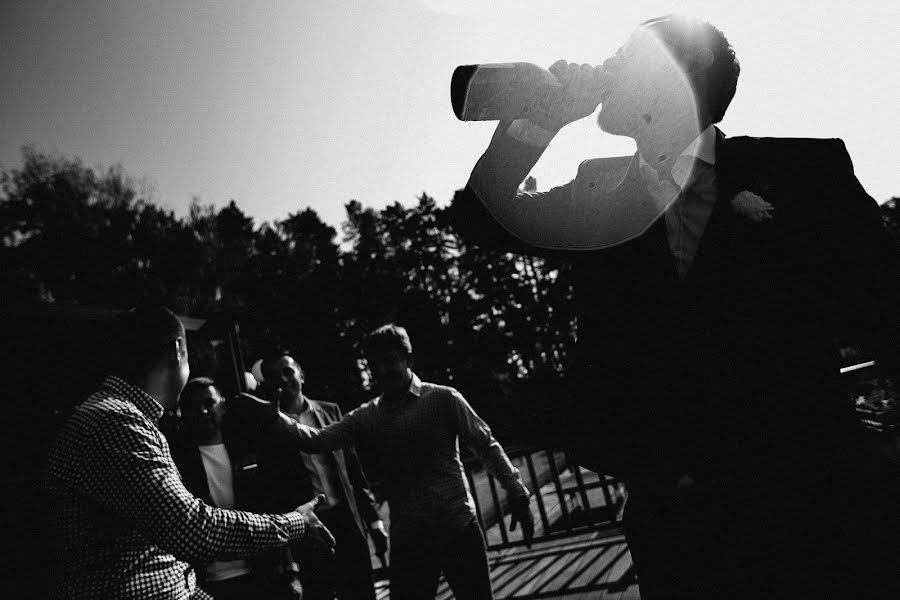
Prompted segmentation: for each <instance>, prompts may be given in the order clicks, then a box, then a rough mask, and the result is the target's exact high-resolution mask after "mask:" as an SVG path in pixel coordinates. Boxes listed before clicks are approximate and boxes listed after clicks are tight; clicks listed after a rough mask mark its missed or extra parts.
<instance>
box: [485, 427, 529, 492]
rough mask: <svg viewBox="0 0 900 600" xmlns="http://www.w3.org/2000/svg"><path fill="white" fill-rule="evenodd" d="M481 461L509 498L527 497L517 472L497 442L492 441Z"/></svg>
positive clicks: (526, 490)
mask: <svg viewBox="0 0 900 600" xmlns="http://www.w3.org/2000/svg"><path fill="white" fill-rule="evenodd" d="M483 452H484V454H483V455H482V459H483V460H484V464H485V467H486V468H487V470H488V472H489V473H490V474H491V475H493V476H494V477H495V478H496V479H497V481H499V482H500V485H501V486H503V489H504V490H506V493H507V495H508V496H509V497H510V498H521V497H527V496H528V495H529V491H528V488H527V487H526V486H525V484H524V482H523V481H522V476H521V475H520V473H519V470H518V469H516V468H515V467H514V466H513V464H512V462H510V460H509V457H507V456H506V452H504V451H503V447H502V446H500V443H499V442H498V441H497V440H493V442H492V443H491V444H489V445H488V446H487V448H485V450H484V451H483Z"/></svg>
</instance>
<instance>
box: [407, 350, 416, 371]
mask: <svg viewBox="0 0 900 600" xmlns="http://www.w3.org/2000/svg"><path fill="white" fill-rule="evenodd" d="M406 364H407V365H408V366H409V368H410V369H412V367H413V365H414V364H416V357H415V356H413V355H412V354H407V355H406Z"/></svg>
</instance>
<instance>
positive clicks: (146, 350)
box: [109, 305, 185, 376]
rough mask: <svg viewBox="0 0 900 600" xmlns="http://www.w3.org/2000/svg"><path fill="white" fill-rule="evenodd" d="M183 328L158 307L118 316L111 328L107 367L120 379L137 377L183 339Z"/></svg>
mask: <svg viewBox="0 0 900 600" xmlns="http://www.w3.org/2000/svg"><path fill="white" fill-rule="evenodd" d="M184 335H185V332H184V325H182V324H181V321H180V320H178V317H177V316H175V313H173V312H172V311H171V310H169V309H168V308H166V307H165V306H161V305H141V306H138V307H135V308H132V309H131V310H127V311H125V312H123V313H121V314H120V315H118V316H117V317H116V318H115V320H114V322H113V325H112V343H111V344H110V348H109V350H110V351H111V352H112V359H111V361H110V362H111V366H112V370H113V372H115V373H116V374H119V375H124V376H141V375H143V374H145V373H146V372H147V371H148V370H149V369H151V368H152V367H153V366H154V365H156V364H157V363H158V362H159V361H160V360H162V359H163V358H164V357H165V356H167V353H168V352H170V349H171V344H172V342H174V341H175V340H177V339H178V338H181V337H184Z"/></svg>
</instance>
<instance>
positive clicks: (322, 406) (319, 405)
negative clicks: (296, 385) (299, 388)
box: [306, 398, 341, 415]
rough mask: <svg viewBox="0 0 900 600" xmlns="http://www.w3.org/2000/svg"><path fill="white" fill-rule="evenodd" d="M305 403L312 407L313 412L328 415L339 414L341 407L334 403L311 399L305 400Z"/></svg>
mask: <svg viewBox="0 0 900 600" xmlns="http://www.w3.org/2000/svg"><path fill="white" fill-rule="evenodd" d="M306 401H307V402H309V405H310V406H311V407H313V409H314V410H318V411H319V412H323V413H325V414H328V415H336V414H340V412H341V407H340V406H338V405H337V404H335V403H334V402H325V401H324V400H313V399H312V398H307V399H306Z"/></svg>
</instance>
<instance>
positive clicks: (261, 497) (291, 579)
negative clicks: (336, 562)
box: [167, 377, 302, 600]
mask: <svg viewBox="0 0 900 600" xmlns="http://www.w3.org/2000/svg"><path fill="white" fill-rule="evenodd" d="M179 411H180V415H181V419H180V423H181V427H180V428H178V429H175V428H173V429H172V430H171V431H169V432H168V434H167V435H168V437H169V444H170V447H171V450H172V457H173V460H174V461H175V464H176V466H177V467H178V471H179V473H180V474H181V478H182V481H183V482H184V486H185V487H186V488H187V489H188V490H189V491H191V492H192V493H193V494H194V495H195V496H197V497H198V498H200V499H201V500H203V501H204V502H206V503H207V504H210V505H211V506H218V507H220V508H229V509H234V510H249V511H256V512H271V511H273V510H274V508H273V506H274V505H273V503H272V500H271V499H270V497H269V495H270V491H271V489H272V485H271V483H269V482H267V481H266V477H267V476H269V477H270V475H269V473H268V472H267V469H266V468H265V467H266V465H265V464H264V465H263V468H260V463H259V457H258V455H257V453H256V452H255V451H254V449H253V448H254V447H255V446H256V444H252V443H247V440H241V439H238V438H237V436H239V435H240V431H239V430H237V429H235V428H230V429H226V428H225V426H224V425H225V419H226V401H225V399H224V398H223V397H222V393H221V392H220V391H219V389H218V388H217V387H216V384H215V382H214V381H213V380H212V379H209V378H206V377H197V378H195V379H191V380H190V381H188V382H187V384H186V385H185V387H184V391H182V393H181V397H180V398H179ZM226 431H228V432H229V435H227V436H226V434H225V432H226ZM196 568H197V573H198V579H199V580H200V583H201V587H203V588H204V589H206V590H207V591H209V592H211V593H212V594H213V597H215V598H217V599H222V600H226V599H228V598H247V597H253V598H261V599H265V598H269V599H272V600H282V599H283V600H289V599H295V600H299V598H301V596H302V591H301V585H300V582H299V578H298V573H297V571H298V566H297V565H296V563H294V560H293V556H292V554H291V550H290V549H288V548H287V547H286V546H283V547H280V548H275V549H272V550H270V551H267V552H265V553H263V554H259V555H257V556H254V557H252V558H250V559H248V560H218V561H213V562H210V563H207V564H202V565H197V566H196Z"/></svg>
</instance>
